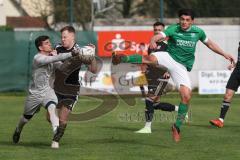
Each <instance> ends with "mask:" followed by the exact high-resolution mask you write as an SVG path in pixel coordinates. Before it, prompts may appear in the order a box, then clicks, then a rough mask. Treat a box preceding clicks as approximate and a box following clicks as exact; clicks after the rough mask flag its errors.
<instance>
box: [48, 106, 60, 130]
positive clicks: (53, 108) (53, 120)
mask: <svg viewBox="0 0 240 160" xmlns="http://www.w3.org/2000/svg"><path fill="white" fill-rule="evenodd" d="M47 110H48V113H49V116H50V121H51V124H52V129H53V133H54V134H55V132H56V130H57V127H58V126H59V118H58V114H57V111H56V105H55V104H50V105H49V106H48V108H47Z"/></svg>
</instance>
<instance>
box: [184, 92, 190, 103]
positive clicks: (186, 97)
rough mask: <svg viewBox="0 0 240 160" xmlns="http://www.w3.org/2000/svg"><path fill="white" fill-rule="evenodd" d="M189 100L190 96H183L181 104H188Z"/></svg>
mask: <svg viewBox="0 0 240 160" xmlns="http://www.w3.org/2000/svg"><path fill="white" fill-rule="evenodd" d="M190 100H191V94H184V95H182V102H183V103H186V104H187V103H189V102H190Z"/></svg>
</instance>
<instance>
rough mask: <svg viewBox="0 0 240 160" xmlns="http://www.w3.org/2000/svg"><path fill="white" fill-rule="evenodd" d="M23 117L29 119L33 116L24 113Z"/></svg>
mask: <svg viewBox="0 0 240 160" xmlns="http://www.w3.org/2000/svg"><path fill="white" fill-rule="evenodd" d="M23 117H24V118H26V119H27V120H30V119H31V118H32V117H33V115H25V114H24V115H23Z"/></svg>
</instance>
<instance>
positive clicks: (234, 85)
mask: <svg viewBox="0 0 240 160" xmlns="http://www.w3.org/2000/svg"><path fill="white" fill-rule="evenodd" d="M233 67H235V68H234V70H233V72H232V74H231V76H230V78H229V80H228V82H227V86H226V92H225V95H224V98H223V102H222V106H221V110H220V116H219V118H217V119H213V120H210V124H212V125H214V126H216V127H219V128H222V127H223V125H224V118H225V116H226V114H227V111H228V109H229V107H230V104H231V101H232V98H233V96H234V93H235V92H236V91H237V90H238V87H239V86H240V42H239V47H238V61H237V64H236V65H235V64H232V65H230V66H229V69H231V68H233Z"/></svg>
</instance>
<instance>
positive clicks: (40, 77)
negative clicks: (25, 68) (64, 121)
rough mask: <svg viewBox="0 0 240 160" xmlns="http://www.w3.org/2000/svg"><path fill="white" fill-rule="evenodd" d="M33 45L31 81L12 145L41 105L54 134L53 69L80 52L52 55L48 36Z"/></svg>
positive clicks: (57, 120)
mask: <svg viewBox="0 0 240 160" xmlns="http://www.w3.org/2000/svg"><path fill="white" fill-rule="evenodd" d="M35 45H36V48H37V49H38V53H37V54H36V55H35V56H34V58H33V64H32V80H31V82H30V85H29V89H28V96H27V98H26V102H25V108H24V112H23V115H22V116H21V118H20V120H19V122H18V125H17V127H16V129H15V132H14V134H13V142H14V143H18V141H19V139H20V134H21V131H22V129H23V126H24V125H25V124H26V123H27V122H28V121H29V120H30V119H31V118H32V117H33V115H34V114H35V113H36V112H37V111H39V109H40V106H41V105H42V106H44V107H45V108H46V109H47V111H48V113H49V115H50V122H51V124H52V129H53V133H55V132H56V129H57V127H58V126H59V118H58V116H57V114H56V111H55V110H56V104H57V103H58V100H57V97H56V95H55V92H54V90H53V89H52V86H51V85H50V82H51V80H53V73H54V71H55V68H58V69H60V70H61V67H62V66H63V65H62V62H61V60H65V59H68V58H70V57H72V56H77V55H80V51H72V52H69V53H66V54H59V55H57V54H54V51H53V50H52V46H51V42H50V40H49V37H48V36H39V37H38V38H36V40H35ZM78 57H80V56H78Z"/></svg>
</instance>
